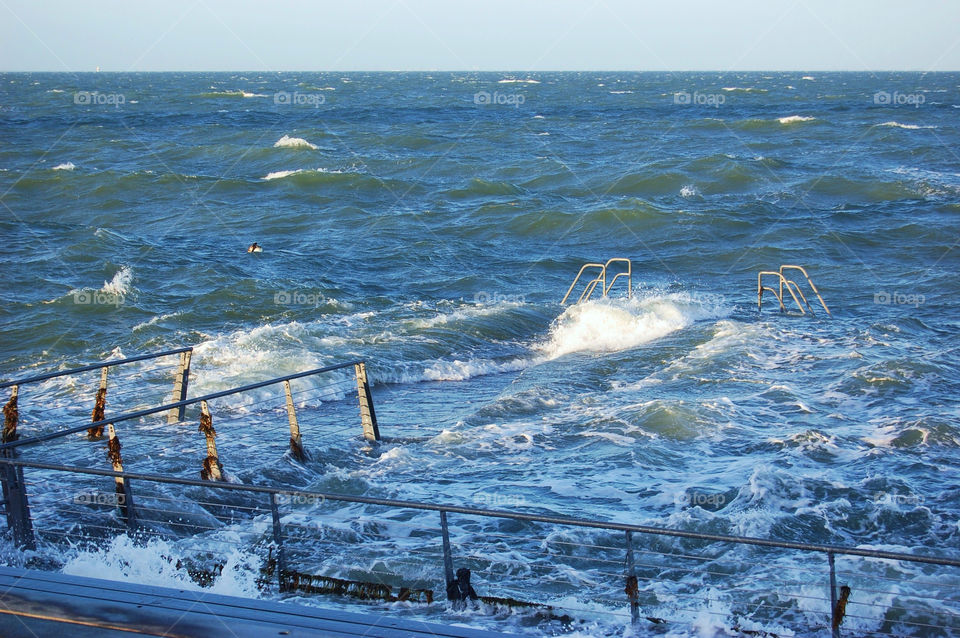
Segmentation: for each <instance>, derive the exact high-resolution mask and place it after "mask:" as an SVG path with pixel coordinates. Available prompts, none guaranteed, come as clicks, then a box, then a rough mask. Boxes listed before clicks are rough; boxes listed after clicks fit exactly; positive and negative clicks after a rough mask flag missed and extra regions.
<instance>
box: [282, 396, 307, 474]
mask: <svg viewBox="0 0 960 638" xmlns="http://www.w3.org/2000/svg"><path fill="white" fill-rule="evenodd" d="M283 391H284V394H286V395H287V420H288V421H289V422H290V455H291V456H292V457H293V458H295V459H297V460H298V461H303V460H305V459H306V458H307V454H306V452H304V451H303V441H301V440H300V424H299V423H297V411H296V409H294V407H293V393H292V392H291V391H290V381H289V380H287V381H284V382H283Z"/></svg>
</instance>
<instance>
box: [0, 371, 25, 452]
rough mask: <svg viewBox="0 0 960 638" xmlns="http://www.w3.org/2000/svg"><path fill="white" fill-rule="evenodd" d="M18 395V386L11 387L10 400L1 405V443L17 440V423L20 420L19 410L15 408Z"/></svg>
mask: <svg viewBox="0 0 960 638" xmlns="http://www.w3.org/2000/svg"><path fill="white" fill-rule="evenodd" d="M19 396H20V386H18V385H15V386H13V388H11V392H10V400H9V401H7V404H6V405H5V406H3V437H2V439H0V441H2V442H3V443H12V442H13V441H16V440H17V424H18V423H19V422H20V410H19V408H17V398H18V397H19Z"/></svg>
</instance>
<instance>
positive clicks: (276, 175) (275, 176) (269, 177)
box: [260, 168, 343, 181]
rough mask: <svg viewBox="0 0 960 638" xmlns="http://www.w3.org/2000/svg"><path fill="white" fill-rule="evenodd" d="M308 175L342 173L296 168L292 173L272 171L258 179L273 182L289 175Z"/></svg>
mask: <svg viewBox="0 0 960 638" xmlns="http://www.w3.org/2000/svg"><path fill="white" fill-rule="evenodd" d="M308 173H329V174H341V173H343V171H331V170H329V169H326V168H298V169H296V170H292V171H274V172H272V173H267V174H266V175H265V176H263V177H261V178H260V179H263V180H267V181H269V180H274V179H283V178H284V177H290V176H291V175H303V174H308Z"/></svg>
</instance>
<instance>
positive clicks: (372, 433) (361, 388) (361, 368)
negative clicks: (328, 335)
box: [353, 361, 380, 441]
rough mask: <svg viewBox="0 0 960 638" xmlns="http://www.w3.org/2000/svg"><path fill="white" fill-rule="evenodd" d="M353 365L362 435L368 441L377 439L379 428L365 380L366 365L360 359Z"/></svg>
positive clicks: (368, 385)
mask: <svg viewBox="0 0 960 638" xmlns="http://www.w3.org/2000/svg"><path fill="white" fill-rule="evenodd" d="M353 367H354V372H355V373H356V376H357V396H358V397H359V399H360V424H361V425H362V426H363V436H364V438H365V439H367V440H368V441H379V440H380V428H379V426H378V425H377V413H376V412H375V411H374V409H373V395H371V394H370V383H369V382H368V381H367V366H366V364H364V363H363V362H362V361H360V362H358V363H356V364H355V365H354V366H353Z"/></svg>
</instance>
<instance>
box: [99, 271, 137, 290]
mask: <svg viewBox="0 0 960 638" xmlns="http://www.w3.org/2000/svg"><path fill="white" fill-rule="evenodd" d="M131 283H133V269H132V268H130V266H122V267H121V268H120V270H118V271H117V272H116V273H115V274H114V275H113V279H111V280H110V281H105V282H103V287H102V288H101V289H100V292H106V293H111V294H114V295H126V294H128V293H129V292H130V284H131Z"/></svg>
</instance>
